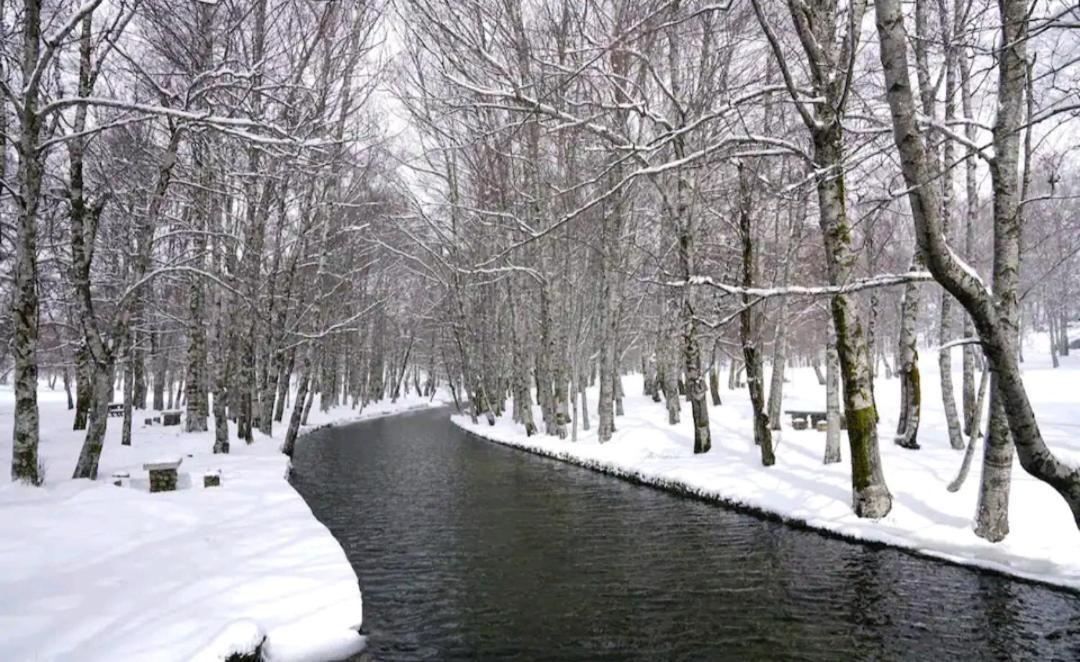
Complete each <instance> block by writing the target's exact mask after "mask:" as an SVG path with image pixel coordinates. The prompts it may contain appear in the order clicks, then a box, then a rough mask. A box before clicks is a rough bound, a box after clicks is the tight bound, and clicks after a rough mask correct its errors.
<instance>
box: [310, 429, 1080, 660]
mask: <svg viewBox="0 0 1080 662" xmlns="http://www.w3.org/2000/svg"><path fill="white" fill-rule="evenodd" d="M447 415H448V413H447V411H446V410H437V411H426V412H421V413H416V414H409V415H404V416H397V417H392V418H383V419H377V420H374V421H370V422H366V423H361V424H357V425H354V426H350V427H345V428H337V429H326V430H322V431H319V432H317V433H315V434H314V435H312V436H311V437H309V438H307V439H305V440H303V441H302V442H301V443H300V444H299V445H298V448H297V457H296V461H295V471H294V478H293V482H294V484H295V485H296V487H297V489H298V490H299V491H300V493H301V494H302V495H303V496H304V498H305V499H306V500H307V501H308V503H309V504H310V505H311V507H312V510H313V511H314V512H315V514H316V516H317V517H318V518H319V519H320V520H321V521H323V522H324V523H325V524H326V525H327V526H328V527H329V528H330V530H331V531H332V532H333V534H334V535H335V537H337V539H338V540H339V541H340V542H341V544H342V547H343V548H344V549H345V552H346V554H347V555H348V557H349V560H350V562H351V563H352V564H353V567H354V568H355V569H356V573H357V576H358V577H359V579H360V587H361V589H362V590H363V593H364V609H365V615H364V617H365V622H364V630H365V632H366V633H367V634H368V635H369V642H370V650H369V654H370V655H371V656H372V657H373V658H374V659H376V660H423V659H431V660H482V659H510V658H516V659H557V660H627V659H641V660H723V659H732V660H750V659H769V660H783V659H799V660H836V659H851V660H862V659H865V660H891V659H979V660H994V659H1043V660H1049V659H1060V660H1075V659H1080V599H1078V598H1077V596H1075V595H1073V594H1070V593H1067V592H1063V591H1057V590H1053V589H1050V588H1047V587H1042V586H1037V585H1032V584H1027V583H1023V582H1018V581H1014V580H1010V579H1008V578H1005V577H1000V576H995V575H989V574H984V573H980V572H976V571H973V570H969V569H965V568H960V567H956V566H952V565H948V564H944V563H938V562H935V561H931V560H927V559H922V558H918V557H914V556H911V555H909V554H905V553H903V552H900V551H897V550H892V549H881V548H876V547H870V546H864V545H857V544H852V543H848V542H845V541H841V540H836V539H832V538H828V537H825V536H821V535H818V534H816V533H813V532H808V531H802V530H798V529H793V528H790V527H787V526H784V525H783V524H779V523H777V522H771V521H765V520H761V519H759V518H756V517H753V516H750V515H745V514H741V513H736V512H733V511H730V510H726V509H724V508H719V507H716V506H712V505H709V504H706V503H702V502H699V501H694V500H691V499H684V498H680V497H676V496H673V495H670V494H666V493H663V492H660V491H657V490H653V489H649V488H644V487H640V486H636V485H632V484H630V483H627V482H625V481H621V480H618V479H615V478H610V477H607V476H603V475H600V474H597V473H595V472H591V471H588V470H586V469H582V468H579V467H574V466H571V465H568V464H565V463H561V462H558V461H555V460H550V459H546V458H540V457H536V456H533V455H529V454H526V453H522V452H520V451H514V450H511V449H507V448H504V447H501V446H498V445H495V444H492V443H490V442H486V441H483V440H480V439H477V438H474V437H471V436H469V435H466V434H465V433H463V432H461V431H460V430H458V429H457V428H455V427H454V426H452V425H450V423H449V421H448V420H447Z"/></svg>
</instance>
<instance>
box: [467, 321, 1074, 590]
mask: <svg viewBox="0 0 1080 662" xmlns="http://www.w3.org/2000/svg"><path fill="white" fill-rule="evenodd" d="M1045 342H1046V339H1045V336H1041V335H1033V337H1032V338H1031V339H1030V341H1029V344H1028V346H1027V347H1026V352H1025V353H1026V355H1027V357H1026V358H1027V362H1026V363H1025V364H1024V382H1025V384H1026V386H1027V389H1028V393H1029V396H1030V398H1031V400H1032V401H1033V403H1034V406H1035V408H1036V414H1037V416H1038V420H1039V426H1040V429H1041V430H1042V433H1043V436H1044V438H1045V439H1046V441H1047V444H1048V445H1049V446H1050V447H1051V448H1052V449H1053V450H1054V451H1055V453H1057V454H1058V455H1059V457H1063V458H1067V459H1069V460H1070V461H1071V462H1073V463H1074V464H1075V463H1077V462H1078V461H1080V441H1078V439H1077V435H1078V433H1080V356H1077V354H1080V352H1074V355H1073V356H1069V357H1065V358H1063V359H1062V365H1061V367H1060V368H1058V369H1056V370H1054V369H1052V368H1051V367H1050V365H1049V363H1050V360H1049V356H1048V355H1047V350H1046V347H1047V346H1046V345H1045ZM953 356H954V361H953V362H954V366H955V368H956V369H957V370H959V366H960V352H959V350H953ZM919 365H920V370H921V371H922V385H923V394H922V402H923V409H922V423H921V426H920V429H919V442H920V443H921V445H922V449H921V450H918V451H910V450H905V449H902V448H900V447H898V446H896V445H895V444H894V443H893V441H892V439H893V436H894V434H893V433H894V432H895V430H896V422H897V413H898V409H899V403H900V389H899V380H896V379H892V380H886V379H878V380H877V382H876V384H875V394H876V399H877V404H878V407H879V409H880V416H881V421H880V425H879V428H878V429H879V435H880V446H881V454H882V461H883V463H884V468H885V478H886V482H887V484H888V486H889V489H890V491H891V492H892V495H893V508H892V512H890V513H889V514H888V515H887V516H886V517H885V518H883V519H881V520H865V519H859V518H858V517H855V515H854V514H853V513H852V510H851V478H850V476H851V473H850V464H849V463H848V452H847V437H846V433H844V436H843V437H842V443H841V447H842V449H843V456H844V461H843V462H841V463H839V464H833V465H823V464H822V456H823V454H824V449H825V433H824V432H817V431H814V430H806V431H795V430H793V429H792V428H791V426H790V420H789V419H788V417H787V416H785V417H784V420H783V430H782V431H781V432H780V438H779V440H778V448H777V450H776V464H775V465H774V466H772V467H768V468H766V467H763V466H762V465H761V459H760V451H759V449H758V448H757V447H756V446H755V445H754V441H753V425H752V419H751V409H750V402H749V397H748V394H747V392H746V390H745V389H739V390H736V391H729V390H727V389H726V388H725V387H724V386H722V387H721V396H722V398H723V405H722V406H720V407H711V406H710V408H709V414H710V420H711V423H712V426H711V427H712V440H713V447H712V451H710V452H709V453H707V454H705V455H702V456H697V457H695V456H694V455H693V440H692V436H691V423H690V407H689V405H688V404H687V403H685V402H683V403H682V422H681V423H680V424H679V425H677V426H669V425H668V423H667V411H666V409H665V407H664V405H663V403H654V402H652V401H651V399H649V398H647V397H645V396H643V395H641V393H642V380H641V376H640V375H628V376H625V377H624V378H623V380H624V381H623V383H624V387H625V391H626V394H627V397H626V399H625V409H626V415H625V416H622V417H617V418H616V419H615V425H616V432H615V435H614V437H613V439H612V440H611V441H610V442H609V443H606V444H603V445H601V444H599V443H598V442H597V439H596V418H595V415H596V414H595V412H596V398H597V393H596V390H595V389H590V390H589V392H588V398H589V403H590V404H589V408H590V413H591V414H592V416H593V419H592V423H593V429H592V430H591V431H589V432H583V431H582V430H580V429H579V430H578V441H577V442H576V443H574V442H572V441H570V439H569V438H567V439H566V440H565V441H564V440H559V439H557V438H555V437H548V436H544V435H536V436H533V437H531V438H530V437H527V436H526V435H525V433H524V431H523V428H522V427H521V426H520V425H517V424H515V423H513V422H512V420H511V419H510V417H509V415H507V416H505V417H503V418H502V419H499V420H498V421H496V424H495V426H494V427H490V426H488V424H487V423H486V422H485V421H484V419H483V418H481V419H480V421H479V422H478V423H477V424H473V423H472V422H471V421H470V419H469V417H467V416H454V417H453V419H452V420H453V422H454V423H455V424H457V425H459V426H461V427H462V428H464V429H466V430H468V431H470V432H474V433H476V434H477V435H480V436H483V437H486V438H488V439H491V440H493V441H497V442H500V443H504V444H508V445H511V446H515V447H519V448H523V449H527V450H530V451H533V452H537V453H541V454H544V455H548V456H552V457H556V458H559V459H563V460H566V461H569V462H573V463H576V464H581V465H584V466H588V467H590V468H594V469H598V470H601V471H605V472H608V473H613V474H616V475H621V476H624V477H629V478H633V479H635V480H640V481H642V482H645V483H650V484H654V485H658V486H661V487H666V488H669V489H674V490H677V491H680V492H687V493H691V494H696V495H699V496H702V497H705V498H708V499H713V500H719V501H724V502H727V503H732V504H737V505H741V506H745V507H749V508H752V509H755V510H758V511H765V512H768V513H770V514H773V515H777V516H779V517H781V518H784V519H787V520H794V521H798V522H801V523H805V524H806V525H808V526H810V527H812V528H815V529H821V530H825V531H829V532H832V533H835V534H839V535H843V536H846V537H851V538H857V539H862V540H867V541H875V542H879V543H885V544H889V545H894V546H897V547H902V548H906V549H910V550H915V551H917V552H920V553H923V554H926V555H929V556H934V557H939V558H943V559H947V560H949V561H953V562H956V563H961V564H966V565H972V566H979V567H983V568H989V569H993V570H998V571H1001V572H1005V573H1009V574H1012V575H1016V576H1019V577H1024V578H1027V579H1032V580H1037V581H1042V582H1046V583H1050V584H1055V585H1060V586H1065V587H1070V588H1073V589H1080V532H1078V531H1077V528H1076V526H1075V524H1074V523H1073V519H1072V516H1071V514H1070V512H1069V509H1068V507H1067V506H1066V505H1065V503H1064V501H1063V500H1062V499H1061V498H1060V497H1059V496H1058V495H1057V494H1056V493H1055V492H1054V491H1053V490H1052V489H1051V488H1050V487H1048V486H1047V485H1045V484H1044V483H1041V482H1039V481H1037V480H1035V479H1034V478H1032V477H1031V476H1029V475H1027V474H1026V473H1025V472H1024V470H1023V469H1022V468H1021V467H1020V465H1019V463H1018V462H1016V463H1015V464H1014V468H1013V474H1012V475H1013V487H1012V493H1011V501H1010V512H1009V515H1010V526H1011V533H1010V534H1009V536H1008V538H1006V540H1005V541H1003V542H1001V543H998V544H992V543H988V542H986V541H984V540H982V539H981V538H979V537H977V536H976V535H975V534H974V532H973V530H972V521H973V517H974V513H975V505H976V500H977V497H978V485H979V479H980V473H981V451H982V448H981V441H980V442H978V443H980V446H979V447H978V448H977V450H976V457H975V461H974V462H973V463H972V469H971V473H970V475H969V476H968V478H967V481H966V482H965V483H964V486H963V487H962V488H961V489H960V490H959V491H958V492H956V493H949V492H948V491H947V490H946V489H945V488H946V485H948V483H949V482H950V481H952V480H953V478H954V477H955V476H956V473H957V470H958V469H959V467H960V462H961V459H962V457H963V451H956V450H953V449H951V448H950V446H949V441H948V435H947V432H946V429H945V417H944V412H943V408H942V400H941V391H940V380H939V372H938V369H937V355H936V352H930V351H927V352H926V355H925V356H923V357H922V359H921V361H920V364H919ZM787 375H788V378H789V382H788V383H787V384H785V385H784V403H783V404H784V406H783V409H817V410H824V408H825V390H824V387H822V386H819V385H818V383H817V379H816V378H815V377H814V373H813V371H812V370H811V369H810V368H799V369H789V370H788V371H787ZM976 381H978V376H976ZM954 382H955V385H956V388H957V395H958V396H959V388H960V384H961V380H960V374H959V372H957V374H956V375H955V379H954ZM768 383H769V382H768V381H766V384H768ZM535 415H536V420H537V421H540V414H539V410H537V411H536V414H535ZM985 420H986V419H985V414H984V418H983V421H984V422H985ZM774 434H777V433H775V432H774Z"/></svg>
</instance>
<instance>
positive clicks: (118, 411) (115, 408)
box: [109, 402, 124, 416]
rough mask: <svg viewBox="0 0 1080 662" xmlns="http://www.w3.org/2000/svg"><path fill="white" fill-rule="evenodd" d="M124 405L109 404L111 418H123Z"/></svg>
mask: <svg viewBox="0 0 1080 662" xmlns="http://www.w3.org/2000/svg"><path fill="white" fill-rule="evenodd" d="M123 415H124V405H123V404H122V403H119V402H113V403H110V404H109V416H123Z"/></svg>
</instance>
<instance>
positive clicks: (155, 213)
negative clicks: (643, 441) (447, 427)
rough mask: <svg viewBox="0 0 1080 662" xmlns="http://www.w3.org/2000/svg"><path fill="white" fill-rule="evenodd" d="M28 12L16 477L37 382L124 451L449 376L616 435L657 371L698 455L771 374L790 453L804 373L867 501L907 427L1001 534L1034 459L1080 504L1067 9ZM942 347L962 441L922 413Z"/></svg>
mask: <svg viewBox="0 0 1080 662" xmlns="http://www.w3.org/2000/svg"><path fill="white" fill-rule="evenodd" d="M0 25H2V30H3V51H2V53H0V67H2V69H0V90H2V93H3V97H2V107H0V111H2V112H0V141H2V142H0V154H2V157H3V158H0V181H2V183H3V190H2V192H0V219H2V220H0V235H2V244H0V268H2V270H3V273H4V274H5V276H6V278H5V287H4V292H5V295H6V297H7V300H8V301H9V303H10V305H9V306H8V307H6V308H5V310H6V312H7V313H8V314H5V315H4V316H3V317H2V318H0V336H2V340H3V342H2V343H0V351H2V353H3V356H2V357H0V359H2V370H3V371H4V375H3V376H4V380H5V382H7V383H9V384H10V385H11V386H10V388H11V389H12V391H13V397H14V410H13V423H12V439H11V449H12V451H11V452H12V454H11V475H12V479H13V480H14V481H23V482H26V483H29V484H41V483H43V482H44V481H46V476H45V468H44V467H43V466H42V464H41V462H40V461H39V457H38V450H39V444H41V443H44V441H43V440H42V439H41V433H40V422H39V405H38V391H39V386H40V388H42V389H50V390H51V389H56V388H62V389H63V390H64V391H65V392H66V399H67V407H68V409H69V410H73V412H74V424H73V426H74V428H75V429H76V430H85V436H84V441H83V443H82V446H81V450H80V452H79V455H78V458H77V463H76V466H75V470H74V474H73V476H72V477H74V478H89V479H95V478H97V474H98V466H99V460H100V457H101V454H102V448H103V444H104V440H105V437H106V431H107V428H108V426H109V424H110V423H113V424H114V425H119V426H121V429H122V443H123V444H131V441H132V436H133V434H134V435H136V436H137V434H138V429H137V428H138V426H137V424H136V425H134V426H133V420H136V417H137V416H138V414H137V412H138V411H139V410H172V409H178V410H182V412H183V429H184V431H186V432H200V431H207V430H211V431H212V432H213V451H214V452H215V453H229V452H230V446H231V445H232V446H233V447H234V448H235V445H236V444H252V443H258V438H259V436H260V435H270V434H272V433H273V431H274V429H275V428H276V427H277V426H282V427H283V428H284V429H285V430H286V436H285V439H284V443H283V446H282V451H283V452H284V453H285V454H287V455H290V454H291V453H292V452H293V448H294V445H295V440H296V437H297V433H298V431H299V429H300V426H301V424H302V423H303V422H306V420H307V418H308V416H309V413H310V411H311V410H312V409H318V410H322V411H327V410H328V409H330V408H332V407H338V406H349V407H353V408H356V407H360V408H362V407H364V406H366V405H367V404H368V403H369V402H375V401H380V400H383V399H392V400H397V399H398V398H399V397H401V396H402V394H403V393H404V394H407V393H409V392H410V391H415V392H416V393H418V394H423V395H424V396H434V394H435V392H436V389H440V388H444V389H446V390H447V392H448V393H449V394H450V396H451V398H452V400H453V402H454V403H455V404H456V405H457V406H458V407H459V409H460V410H463V411H467V412H468V413H469V415H470V416H471V417H472V419H473V421H476V420H483V419H485V418H487V419H489V420H490V421H491V422H492V423H494V420H495V419H496V417H501V416H502V415H503V414H504V413H505V414H506V415H507V416H510V417H512V419H513V421H514V422H515V423H516V424H518V425H519V426H520V429H521V430H523V431H524V432H525V433H527V434H528V435H549V436H555V437H558V438H560V439H567V441H568V443H571V442H572V441H573V440H575V439H576V438H577V436H578V434H579V429H582V430H589V429H590V426H595V427H596V434H597V438H598V441H599V442H600V443H604V442H607V441H608V440H610V439H611V438H612V435H613V433H614V432H615V431H616V429H617V428H618V427H619V425H620V423H619V421H620V416H621V415H622V414H623V410H624V406H623V405H624V403H623V399H624V383H623V382H624V379H625V376H626V375H630V374H640V375H642V376H643V384H644V386H643V390H644V393H645V395H647V396H650V397H651V400H652V401H654V402H655V403H657V404H655V407H658V408H665V409H666V412H667V417H668V422H669V424H670V425H671V426H680V429H685V430H687V434H691V435H692V437H693V449H694V453H697V454H703V453H711V454H716V453H723V447H724V444H725V439H724V438H723V437H722V436H721V435H719V434H718V433H717V431H716V430H715V429H713V427H714V426H712V425H710V418H709V410H710V409H717V408H720V409H721V410H722V409H723V408H724V407H725V406H727V405H726V404H725V403H724V400H725V397H723V396H722V394H721V384H724V385H726V386H727V387H728V388H745V389H747V390H748V394H749V401H750V405H751V407H752V419H753V430H752V431H751V430H747V431H746V434H748V435H749V434H752V435H753V438H754V440H755V443H756V445H757V446H758V447H759V449H760V462H761V463H762V464H763V465H765V466H770V465H773V464H774V463H775V462H776V461H777V455H778V454H782V453H783V451H784V449H783V448H782V447H781V448H777V444H776V439H775V438H776V437H777V435H778V431H779V430H780V429H781V421H782V419H783V418H784V414H783V413H782V409H783V407H784V405H783V404H782V403H783V400H784V397H785V395H787V394H786V393H785V381H786V380H785V369H786V368H788V369H793V368H800V367H812V368H813V369H814V371H816V373H817V379H818V380H819V382H820V383H821V384H824V385H825V386H826V391H827V402H823V403H821V409H822V410H824V411H826V412H827V433H826V439H827V442H826V445H825V447H824V454H823V461H824V462H825V463H830V462H841V461H845V462H846V463H848V465H849V466H850V475H851V508H852V509H853V511H854V513H855V514H856V515H858V516H859V517H865V518H881V517H884V516H886V515H887V514H888V513H889V512H890V508H891V507H892V502H893V496H892V495H891V493H890V490H889V487H888V485H887V484H886V481H885V476H884V472H883V467H882V458H881V453H880V446H881V445H882V444H893V443H895V444H898V445H900V446H902V447H904V448H907V449H910V450H911V451H912V452H919V451H918V449H919V448H920V443H921V444H922V445H926V444H948V445H950V446H951V447H952V448H954V449H957V450H958V451H961V450H964V449H966V450H967V457H966V458H964V460H963V463H964V465H965V468H966V466H967V465H968V464H969V463H970V462H974V463H975V464H976V465H979V464H981V471H980V472H979V477H980V478H979V479H980V480H981V483H980V487H979V499H978V508H977V511H976V512H974V513H973V514H972V515H973V526H974V528H975V532H976V533H977V535H979V536H980V537H982V538H985V539H986V540H989V541H998V540H1002V539H1003V538H1004V537H1005V536H1006V535H1007V533H1008V531H1009V522H1008V512H1009V510H1008V504H1009V495H1010V483H1011V478H1012V472H1013V457H1014V455H1015V457H1016V458H1017V460H1018V463H1019V467H1020V468H1022V470H1023V471H1024V472H1026V473H1027V474H1030V475H1031V476H1033V477H1034V478H1036V479H1038V480H1039V481H1042V482H1043V483H1046V484H1047V485H1049V486H1050V487H1052V488H1053V490H1055V491H1056V492H1057V494H1058V496H1059V498H1060V499H1063V500H1064V501H1065V503H1066V504H1067V505H1068V507H1069V508H1070V509H1071V512H1072V514H1073V517H1074V518H1075V519H1076V521H1077V522H1078V523H1080V470H1078V469H1077V467H1076V466H1075V465H1074V464H1073V463H1072V460H1073V459H1074V458H1070V457H1069V456H1068V453H1067V452H1066V451H1062V450H1058V449H1055V448H1054V447H1053V446H1052V445H1051V444H1048V443H1047V442H1046V440H1045V439H1044V437H1043V434H1042V433H1041V431H1040V427H1039V422H1038V419H1037V417H1036V414H1035V410H1034V408H1033V406H1032V403H1031V399H1030V398H1029V396H1028V390H1027V386H1028V384H1026V383H1025V380H1024V378H1023V371H1022V367H1023V365H1024V360H1025V358H1030V357H1025V356H1024V352H1023V348H1022V342H1021V341H1022V339H1023V338H1024V337H1025V336H1026V335H1028V334H1031V333H1042V334H1046V337H1048V338H1049V342H1048V343H1047V351H1049V353H1050V356H1051V360H1052V362H1053V365H1054V366H1055V367H1056V366H1057V365H1058V363H1059V361H1060V360H1062V357H1066V356H1068V355H1069V353H1070V351H1072V350H1076V343H1075V342H1074V343H1073V344H1072V345H1070V338H1069V326H1070V323H1071V322H1072V321H1073V320H1075V319H1076V317H1077V314H1078V305H1077V301H1078V297H1077V293H1078V291H1080V283H1077V268H1076V264H1077V258H1076V253H1077V252H1078V251H1080V227H1078V225H1077V224H1078V222H1080V221H1078V219H1080V213H1078V211H1080V206H1078V203H1077V199H1078V197H1077V196H1078V194H1080V189H1077V182H1078V181H1080V180H1078V176H1077V175H1078V172H1080V161H1078V158H1077V156H1078V155H1077V152H1076V148H1075V146H1076V142H1075V137H1076V131H1077V127H1078V126H1080V124H1078V121H1080V117H1078V114H1080V98H1078V96H1077V94H1078V90H1080V79H1078V75H1080V65H1078V61H1080V60H1078V57H1077V56H1078V54H1080V43H1078V40H1080V30H1077V27H1078V25H1080V9H1078V7H1077V6H1076V4H1075V3H1070V2H1066V1H1065V0H1041V1H1037V2H1034V3H1026V2H1019V1H1017V0H999V2H996V3H992V2H988V1H986V0H953V1H951V2H950V1H947V0H915V1H914V2H901V1H900V0H874V1H873V2H866V1H865V0H850V1H847V2H838V1H837V0H789V1H788V2H786V3H781V2H772V1H766V0H731V1H729V2H708V1H706V0H700V1H699V0H644V1H640V2H622V1H611V0H582V1H575V2H571V1H569V0H393V1H389V0H386V1H381V0H374V1H363V0H335V1H330V2H316V1H313V0H251V1H247V0H245V1H243V2H240V1H235V0H218V1H212V0H191V1H185V2H174V1H172V0H111V1H109V2H105V1H104V0H89V1H85V2H72V1H69V0H23V1H21V2H14V1H11V0H5V1H4V2H2V3H0ZM920 352H922V353H923V354H925V355H929V356H932V357H934V358H935V359H936V362H937V365H938V366H939V368H940V369H939V371H938V373H937V374H935V375H933V378H934V379H940V394H941V398H942V399H943V401H942V406H943V411H944V413H945V416H946V419H947V439H924V438H921V437H920V425H919V424H920V411H921V408H922V403H923V400H922V391H923V390H925V388H926V383H925V382H923V381H921V377H920V372H919V366H918V356H919V354H920ZM1029 353H1030V352H1029ZM954 366H955V367H956V369H954ZM875 377H878V378H884V379H893V380H898V381H899V383H900V394H901V401H900V402H899V403H895V404H893V403H890V406H895V407H897V408H898V411H899V412H900V416H899V423H898V425H897V429H896V432H895V436H894V437H893V438H891V439H890V438H889V437H891V436H893V435H892V434H891V431H890V432H885V431H881V430H879V425H878V423H879V418H880V416H879V411H878V410H879V404H880V403H879V400H880V398H877V397H876V396H875V389H874V379H875ZM987 384H988V386H987ZM590 386H596V387H598V390H597V391H596V395H595V397H594V396H592V395H591V394H590V393H589V392H587V389H588V387H590ZM114 389H117V393H118V395H116V394H114ZM936 392H937V391H936V390H935V393H936ZM984 397H985V399H986V402H987V403H988V413H987V414H986V416H982V409H983V407H982V406H981V403H982V400H983V398H984ZM590 398H592V401H590ZM682 401H685V402H686V403H688V404H689V411H683V410H682V407H681V405H680V402H682ZM117 404H122V407H117V409H118V410H120V411H122V416H118V417H117V418H116V419H115V420H113V421H110V405H117ZM534 405H535V408H534ZM980 417H981V418H983V419H985V420H980ZM230 422H231V423H232V424H233V425H232V427H230ZM842 423H843V427H844V428H845V429H844V430H842V429H841V426H842ZM133 427H135V428H136V431H135V432H134V433H133ZM983 431H985V441H982V439H981V437H982V432H983ZM883 437H884V438H883ZM844 438H846V440H847V442H846V445H843V450H842V443H841V442H842V439H844ZM977 447H981V448H982V453H981V456H976V457H974V458H973V457H972V456H973V455H975V453H974V450H975V449H976V448H977ZM963 455H964V453H958V454H957V466H959V465H960V459H961V458H962V457H963ZM54 478H55V479H62V478H65V477H61V476H49V477H48V479H49V480H53V479H54Z"/></svg>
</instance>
